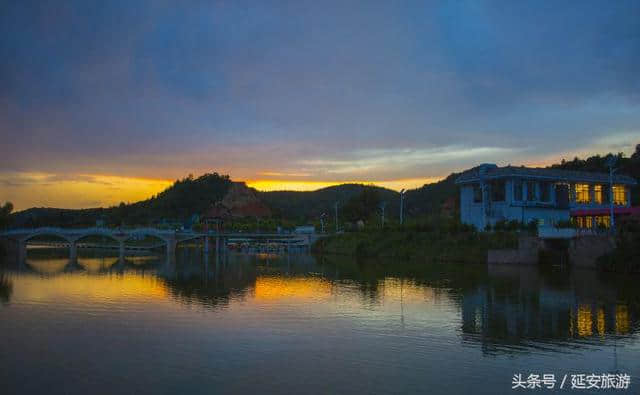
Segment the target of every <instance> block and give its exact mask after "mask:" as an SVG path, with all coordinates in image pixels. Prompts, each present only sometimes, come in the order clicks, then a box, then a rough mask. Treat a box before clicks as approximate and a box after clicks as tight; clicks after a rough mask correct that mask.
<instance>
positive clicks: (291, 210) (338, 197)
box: [259, 184, 400, 222]
mask: <svg viewBox="0 0 640 395" xmlns="http://www.w3.org/2000/svg"><path fill="white" fill-rule="evenodd" d="M364 191H371V192H374V193H375V195H377V196H376V198H377V200H379V201H386V202H387V204H388V205H387V207H386V210H389V211H388V212H397V210H399V207H400V206H399V205H400V201H399V199H400V194H399V193H398V192H396V191H393V190H391V189H386V188H382V187H378V186H374V185H365V184H342V185H336V186H331V187H327V188H322V189H318V190H316V191H271V192H259V196H260V198H261V199H262V200H263V201H264V202H265V203H266V204H267V205H268V206H269V207H271V210H272V211H273V213H274V216H275V217H277V218H285V219H289V220H294V221H296V220H297V221H298V222H301V221H304V220H312V219H317V218H318V217H319V216H320V215H322V214H323V213H326V214H327V216H329V217H333V215H334V214H333V213H334V205H335V203H336V202H338V207H339V210H340V211H342V210H343V208H344V206H345V205H346V204H347V203H348V202H349V201H350V200H351V199H354V198H355V197H358V196H360V195H362V194H363V192H364ZM338 216H340V214H338Z"/></svg>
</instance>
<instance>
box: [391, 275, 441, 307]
mask: <svg viewBox="0 0 640 395" xmlns="http://www.w3.org/2000/svg"><path fill="white" fill-rule="evenodd" d="M382 286H383V289H384V296H385V297H389V298H392V299H400V298H401V297H402V299H403V300H404V301H405V302H409V301H417V302H424V301H429V302H434V301H435V300H436V299H437V297H438V295H437V294H436V292H435V290H434V289H433V288H430V287H425V286H418V285H416V284H415V283H413V282H411V281H405V280H401V279H397V278H386V279H385V280H384V281H383V282H382Z"/></svg>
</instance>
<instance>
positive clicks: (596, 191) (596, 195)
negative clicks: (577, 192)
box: [593, 185, 604, 204]
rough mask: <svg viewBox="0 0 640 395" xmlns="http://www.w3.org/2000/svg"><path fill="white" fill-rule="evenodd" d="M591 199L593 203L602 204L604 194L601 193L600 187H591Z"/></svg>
mask: <svg viewBox="0 0 640 395" xmlns="http://www.w3.org/2000/svg"><path fill="white" fill-rule="evenodd" d="M593 199H594V201H595V203H598V204H602V202H604V194H603V191H602V185H594V186H593Z"/></svg>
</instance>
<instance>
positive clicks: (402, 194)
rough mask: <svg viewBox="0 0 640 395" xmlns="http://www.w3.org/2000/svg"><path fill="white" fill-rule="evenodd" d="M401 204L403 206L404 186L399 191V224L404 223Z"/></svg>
mask: <svg viewBox="0 0 640 395" xmlns="http://www.w3.org/2000/svg"><path fill="white" fill-rule="evenodd" d="M403 206H404V188H402V190H401V191H400V225H402V224H403V223H404V215H403V212H402V210H403Z"/></svg>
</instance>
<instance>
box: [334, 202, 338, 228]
mask: <svg viewBox="0 0 640 395" xmlns="http://www.w3.org/2000/svg"><path fill="white" fill-rule="evenodd" d="M333 207H334V208H335V210H336V233H338V202H336V203H335V204H334V205H333Z"/></svg>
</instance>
